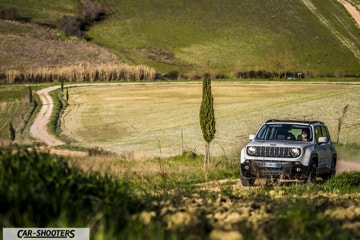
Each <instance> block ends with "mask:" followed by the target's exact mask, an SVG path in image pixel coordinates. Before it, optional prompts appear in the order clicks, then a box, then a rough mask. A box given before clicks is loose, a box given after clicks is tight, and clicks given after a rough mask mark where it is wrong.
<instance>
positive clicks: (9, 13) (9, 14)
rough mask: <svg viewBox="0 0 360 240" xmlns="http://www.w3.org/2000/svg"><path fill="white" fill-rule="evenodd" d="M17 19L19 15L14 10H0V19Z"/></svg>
mask: <svg viewBox="0 0 360 240" xmlns="http://www.w3.org/2000/svg"><path fill="white" fill-rule="evenodd" d="M18 18H19V13H18V10H17V9H16V8H6V9H2V10H0V19H5V20H13V21H16V20H18Z"/></svg>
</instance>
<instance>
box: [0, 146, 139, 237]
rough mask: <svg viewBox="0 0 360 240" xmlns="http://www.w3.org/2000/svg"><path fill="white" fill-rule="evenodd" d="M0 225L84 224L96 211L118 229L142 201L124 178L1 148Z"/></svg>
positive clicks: (123, 225)
mask: <svg viewBox="0 0 360 240" xmlns="http://www.w3.org/2000/svg"><path fill="white" fill-rule="evenodd" d="M0 159H1V160H0V176H1V178H0V223H1V225H2V226H6V225H7V226H22V227H26V226H37V227H41V226H49V225H51V224H52V223H54V222H58V224H60V223H59V219H61V220H62V221H63V222H61V224H63V225H73V224H77V225H78V226H88V225H89V223H90V222H92V221H94V218H96V216H98V215H99V214H100V215H101V216H102V217H103V218H104V220H103V223H104V224H105V226H109V225H111V226H113V224H114V223H116V226H117V227H118V229H117V230H118V231H121V229H122V228H123V227H125V226H126V225H127V223H128V221H129V216H130V214H131V213H132V212H136V211H137V210H138V209H139V206H141V201H140V200H139V199H138V198H137V197H135V196H136V195H135V194H132V193H131V191H130V189H131V188H130V187H128V184H127V183H125V182H121V181H119V180H116V179H114V178H112V177H110V176H101V175H99V174H98V173H91V174H89V175H87V174H85V173H83V172H82V171H81V170H79V169H78V168H75V167H71V168H70V167H69V165H68V163H67V161H66V160H65V159H64V158H61V157H57V156H51V155H49V154H48V153H42V152H36V151H27V150H17V152H15V153H14V152H13V151H11V150H4V149H0Z"/></svg>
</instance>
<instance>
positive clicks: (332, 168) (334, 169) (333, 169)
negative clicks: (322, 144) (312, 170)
mask: <svg viewBox="0 0 360 240" xmlns="http://www.w3.org/2000/svg"><path fill="white" fill-rule="evenodd" d="M335 174H336V159H333V160H332V161H331V168H330V172H329V173H328V174H327V175H326V178H325V179H326V180H328V179H330V178H331V177H333V176H335Z"/></svg>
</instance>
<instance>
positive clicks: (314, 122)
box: [266, 119, 324, 124]
mask: <svg viewBox="0 0 360 240" xmlns="http://www.w3.org/2000/svg"><path fill="white" fill-rule="evenodd" d="M271 122H289V123H304V124H316V123H317V124H324V123H323V122H321V121H303V120H279V119H269V120H267V121H266V123H271Z"/></svg>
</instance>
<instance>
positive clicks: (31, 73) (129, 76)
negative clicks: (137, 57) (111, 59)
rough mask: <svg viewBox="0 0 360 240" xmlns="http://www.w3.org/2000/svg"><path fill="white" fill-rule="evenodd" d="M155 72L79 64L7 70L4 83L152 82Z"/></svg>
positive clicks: (120, 66) (140, 67)
mask: <svg viewBox="0 0 360 240" xmlns="http://www.w3.org/2000/svg"><path fill="white" fill-rule="evenodd" d="M154 79H155V70H154V69H153V68H150V67H147V66H141V65H140V66H130V65H127V64H106V65H105V64H103V65H93V64H80V65H75V66H66V67H55V68H51V67H39V68H33V69H30V70H25V71H20V70H7V71H6V83H29V82H36V83H39V82H61V81H66V82H95V81H118V80H125V81H133V80H135V81H139V80H154Z"/></svg>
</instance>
